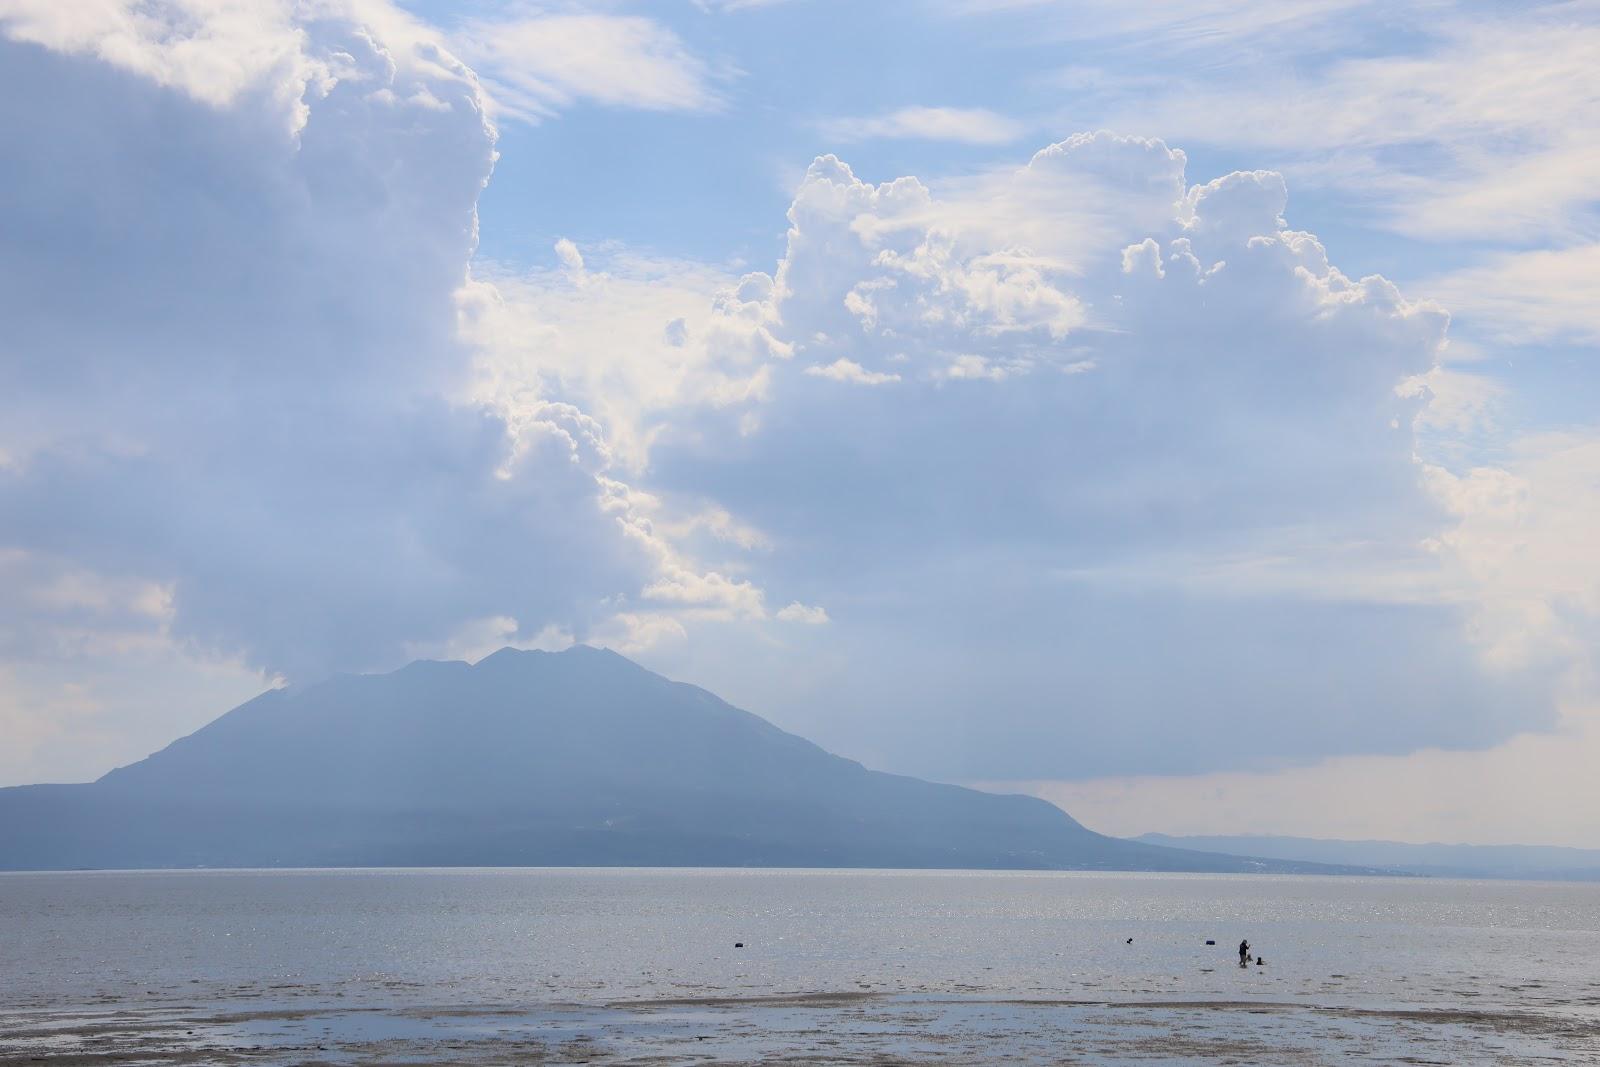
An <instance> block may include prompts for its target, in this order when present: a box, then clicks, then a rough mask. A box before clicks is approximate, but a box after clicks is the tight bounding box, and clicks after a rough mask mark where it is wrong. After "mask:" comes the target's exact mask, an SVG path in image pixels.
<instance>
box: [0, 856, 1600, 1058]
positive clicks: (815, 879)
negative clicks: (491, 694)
mask: <svg viewBox="0 0 1600 1067" xmlns="http://www.w3.org/2000/svg"><path fill="white" fill-rule="evenodd" d="M1246 936H1248V937H1249V938H1250V940H1251V943H1252V945H1254V946H1255V947H1256V949H1257V950H1258V951H1259V952H1260V954H1261V955H1262V956H1264V957H1266V964H1265V965H1264V966H1251V967H1249V968H1246V969H1241V968H1239V967H1238V966H1237V962H1236V956H1235V946H1236V945H1237V942H1238V940H1239V939H1240V938H1241V937H1246ZM1208 940H1209V941H1214V942H1216V943H1215V944H1212V945H1207V944H1206V941H1208ZM736 946H737V947H736ZM1597 958H1600V887H1594V886H1585V885H1576V886H1575V885H1555V884H1537V883H1504V882H1499V883H1487V882H1484V883H1480V882H1464V881H1449V882H1447V881H1436V880H1422V879H1364V878H1362V879H1357V878H1306V877H1290V876H1284V877H1259V876H1205V875H1201V876H1195V875H1115V874H1098V873H1095V874H1080V873H1061V874H1057V873H1010V872H1006V873H995V872H900V871H894V872H888V871H699V870H696V871H668V870H445V871H438V870H422V871H253V872H233V871H229V872H137V873H117V872H104V873H99V872H95V873H87V872H86V873H70V874H19V875H4V876H0V1067H11V1065H16V1064H40V1063H44V1064H54V1065H57V1067H76V1065H90V1064H95V1065H100V1064H107V1065H109V1064H119V1065H120V1064H152V1065H156V1064H202V1063H204V1064H212V1063H215V1064H423V1063H430V1064H431V1063H462V1064H480V1063H481V1064H507V1063H552V1064H554V1063H616V1064H664V1063H719V1064H734V1063H785V1062H787V1063H848V1064H854V1063H862V1064H868V1063H870V1064H901V1063H950V1064H980V1063H994V1062H1010V1063H1040V1064H1044V1063H1082V1064H1125V1063H1155V1062H1161V1063H1188V1064H1226V1063H1251V1064H1280V1063H1281V1064H1308V1063H1328V1064H1334V1063H1436V1064H1462V1063H1484V1064H1489V1063H1494V1064H1523V1063H1527V1064H1533V1063H1594V1062H1596V1061H1597V1060H1600V971H1597V970H1596V968H1595V967H1594V964H1593V961H1594V960H1595V959H1597Z"/></svg>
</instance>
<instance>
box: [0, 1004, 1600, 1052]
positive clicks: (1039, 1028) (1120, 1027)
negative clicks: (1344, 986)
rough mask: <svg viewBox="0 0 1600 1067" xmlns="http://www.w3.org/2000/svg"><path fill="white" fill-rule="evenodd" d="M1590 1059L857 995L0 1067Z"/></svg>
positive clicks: (205, 1026)
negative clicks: (38, 1065) (51, 1066)
mask: <svg viewBox="0 0 1600 1067" xmlns="http://www.w3.org/2000/svg"><path fill="white" fill-rule="evenodd" d="M1597 1061H1600V1022H1596V1021H1592V1020H1590V1019H1588V1018H1585V1017H1578V1016H1570V1015H1564V1014H1554V1013H1551V1014H1546V1013H1532V1012H1505V1011H1483V1012H1475V1011H1467V1010H1440V1009H1424V1010H1410V1009H1404V1008H1395V1009H1374V1008H1358V1007H1349V1006H1316V1005H1311V1004H1303V1003H1264V1002H1242V1001H1182V1000H1166V1001H1139V1002H1096V1001H1085V1000H1021V999H993V998H988V999H984V998H963V997H950V996H943V995H916V994H892V995H890V994H875V993H865V992H853V991H851V992H799V993H793V994H786V995H777V996H761V997H726V996H717V997H707V998H693V997H674V998H670V999H641V1000H629V1001H620V1002H612V1003H609V1004H602V1005H583V1004H539V1005H473V1006H467V1007H463V1006H415V1005H409V1006H401V1005H396V1006H391V1007H374V1006H364V1007H359V1008H352V1007H349V1006H343V1005H338V1004H318V1005H305V1004H303V1003H298V1004H289V1005H285V1006H279V1007H273V1006H267V1005H265V1004H264V1005H263V1006H262V1007H261V1008H260V1009H259V1010H249V1011H238V1010H221V1009H220V1008H217V1007H210V1008H207V1007H201V1006H198V1005H184V1004H170V1005H161V1006H146V1007H141V1008H138V1009H125V1010H117V1009H111V1010H92V1011H57V1010H39V1011H30V1012H25V1013H10V1014H8V1015H7V1016H6V1017H5V1018H4V1020H3V1021H0V1067H22V1065H25V1064H26V1065H30V1067H31V1065H35V1064H47V1065H53V1067H101V1065H108V1067H109V1065H113V1064H115V1065H118V1067H121V1065H132V1064H148V1065H179V1064H219V1065H231V1064H327V1065H334V1064H362V1065H378V1064H437V1063H451V1064H474V1065H475V1064H565V1063H592V1064H640V1065H644V1064H652V1065H653V1064H669V1063H702V1064H747V1063H749V1064H754V1063H795V1064H800V1063H838V1064H878V1065H884V1064H914V1063H929V1064H988V1063H995V1062H1007V1063H1028V1064H1035V1063H1036V1064H1108V1065H1117V1064H1149V1063H1178V1064H1296V1065H1301V1064H1330V1065H1331V1064H1345V1063H1383V1064H1396V1063H1405V1064H1479V1063H1481V1064H1533V1063H1546V1064H1548V1063H1575V1064H1578V1063H1585V1064H1587V1063H1595V1062H1597Z"/></svg>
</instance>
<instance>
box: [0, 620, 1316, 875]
mask: <svg viewBox="0 0 1600 1067" xmlns="http://www.w3.org/2000/svg"><path fill="white" fill-rule="evenodd" d="M590 864H593V865H610V864H625V865H684V866H695V865H728V866H828V867H852V866H872V867H947V868H948V867H968V868H1039V869H1053V868H1090V869H1094V868H1099V869H1137V870H1202V871H1204V870H1208V871H1245V870H1252V871H1254V870H1278V871H1285V870H1315V869H1319V868H1317V867H1315V865H1308V864H1303V863H1295V862H1284V861H1253V860H1244V859H1239V858H1237V857H1234V856H1219V855H1214V854H1211V853H1206V852H1196V851H1185V850H1180V849H1173V848H1166V847H1160V846H1156V845H1150V844H1142V843H1136V842H1131V841H1122V840H1117V839H1114V838H1108V837H1105V836H1102V835H1100V834H1096V833H1094V832H1092V831H1090V830H1088V829H1086V828H1085V827H1083V826H1082V825H1080V824H1079V823H1077V822H1076V821H1074V820H1073V819H1072V818H1070V817H1069V816H1067V815H1066V814H1065V813H1064V812H1062V811H1061V810H1060V809H1058V808H1056V807H1054V806H1052V805H1050V804H1048V803H1046V802H1044V801H1042V800H1039V799H1036V798H1033V797H1025V796H1000V795H994V794H989V793H982V792H978V791H975V790H971V789H965V788H961V787H957V786H951V785H939V784H934V783H930V782H924V781H920V780H917V779H913V778H906V777H901V776H898V775H892V774H885V773H881V772H877V771H870V770H867V769H866V768H864V767H862V766H861V765H860V764H858V763H855V762H853V761H851V760H847V759H843V758H840V757H838V756H834V755H831V754H829V753H827V752H825V751H823V750H822V749H821V748H818V747H817V746H816V745H814V744H812V743H811V742H809V741H806V740H804V739H802V738H799V737H796V736H794V735H793V734H789V733H785V732H784V731H782V730H780V729H778V728H777V727H775V726H773V725H771V724H770V723H768V722H766V721H764V720H763V719H760V718H758V717H757V716H755V715H752V714H749V713H748V712H744V711H741V710H739V709H738V708H735V707H732V706H731V705H729V704H727V703H725V702H723V701H722V700H719V699H718V698H717V697H715V696H713V695H712V694H711V693H708V692H706V691H705V690H703V689H699V688H696V687H694V686H691V685H686V684H682V683H678V682H673V681H669V680H668V679H666V678H663V677H661V676H659V675H656V674H653V673H651V672H649V671H647V670H645V669H644V668H642V667H639V666H638V665H637V664H634V663H632V662H631V661H629V660H627V659H625V658H623V657H622V656H619V655H617V654H616V653H613V652H609V651H604V650H600V649H595V648H589V647H584V646H578V647H574V648H571V649H569V650H567V651H565V652H561V653H547V652H523V651H516V650H512V649H502V650H501V651H500V652H497V653H495V654H494V655H492V656H489V657H488V658H486V659H484V660H482V661H481V662H479V663H477V664H476V665H469V664H466V663H461V662H432V661H422V662H417V663H412V664H411V665H409V666H407V667H405V668H403V669H401V670H398V671H395V672H393V673H391V674H383V675H346V676H339V677H335V678H333V679H330V680H328V681H325V682H322V683H320V684H316V685H311V686H307V687H304V688H301V687H291V688H288V689H278V690H272V691H269V692H267V693H263V694H262V695H261V696H259V697H257V698H256V699H254V700H251V701H249V702H248V703H246V704H243V705H241V706H240V707H238V708H235V709H234V710H233V711H230V712H228V713H227V714H226V715H223V716H222V717H221V718H219V719H217V720H216V721H214V722H212V723H211V724H209V725H207V726H205V727H204V728H202V729H200V730H198V731H196V732H195V733H193V734H191V735H190V736H188V737H185V738H182V739H181V740H178V741H175V742H173V743H172V744H171V745H169V746H167V747H166V748H165V749H162V750H161V751H160V752H157V753H155V754H154V755H152V756H150V757H148V758H147V759H144V760H141V761H139V762H138V763H135V764H132V765H130V766H127V767H122V768H119V769H117V770H114V771H112V772H110V773H109V774H107V775H105V776H104V777H103V778H101V779H100V780H98V781H96V782H93V783H89V784H82V785H39V786H22V787H14V788H9V789H0V867H3V868H10V869H25V868H72V867H187V866H218V867H221V866H228V867H243V866H413V865H415V866H430V865H485V866H489V865H590Z"/></svg>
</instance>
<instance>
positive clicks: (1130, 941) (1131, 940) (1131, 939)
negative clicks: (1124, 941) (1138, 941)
mask: <svg viewBox="0 0 1600 1067" xmlns="http://www.w3.org/2000/svg"><path fill="white" fill-rule="evenodd" d="M1128 944H1130V945H1131V944H1133V938H1131V937H1130V938H1128Z"/></svg>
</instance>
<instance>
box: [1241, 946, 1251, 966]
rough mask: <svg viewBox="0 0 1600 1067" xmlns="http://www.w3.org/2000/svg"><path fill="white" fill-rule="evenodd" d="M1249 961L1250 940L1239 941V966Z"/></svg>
mask: <svg viewBox="0 0 1600 1067" xmlns="http://www.w3.org/2000/svg"><path fill="white" fill-rule="evenodd" d="M1249 962H1250V942H1248V941H1241V942H1239V966H1241V967H1243V966H1245V965H1247V964H1248V963H1249Z"/></svg>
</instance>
